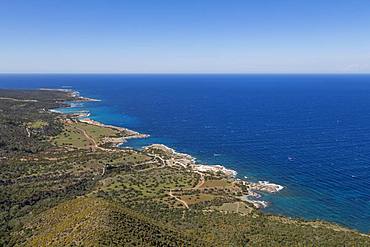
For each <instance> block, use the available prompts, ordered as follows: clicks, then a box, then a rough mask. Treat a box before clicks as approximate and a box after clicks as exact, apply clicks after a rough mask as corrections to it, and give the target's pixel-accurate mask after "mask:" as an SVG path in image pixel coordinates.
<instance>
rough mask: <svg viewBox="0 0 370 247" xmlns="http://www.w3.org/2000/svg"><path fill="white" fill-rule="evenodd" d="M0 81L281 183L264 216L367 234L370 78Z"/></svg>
mask: <svg viewBox="0 0 370 247" xmlns="http://www.w3.org/2000/svg"><path fill="white" fill-rule="evenodd" d="M0 86H1V87H13V88H14V87H16V88H19V87H21V88H38V87H54V88H60V87H63V86H71V87H73V88H74V89H76V90H78V91H80V92H81V94H82V95H84V96H88V97H95V98H98V99H101V100H102V101H101V102H93V103H87V104H85V105H83V106H82V107H80V108H76V109H77V110H86V109H87V110H89V111H90V112H91V113H92V115H91V117H92V118H93V119H95V120H98V121H102V122H104V123H108V124H114V125H119V126H124V127H128V128H131V129H134V130H137V131H140V132H142V133H147V134H150V135H151V138H148V139H140V140H131V141H130V142H129V143H127V145H130V146H133V147H141V146H142V145H147V144H150V143H163V144H166V145H168V146H170V147H173V148H175V149H177V150H179V151H181V152H186V153H189V154H191V155H193V156H195V157H197V158H198V159H199V160H200V161H202V162H208V163H211V164H224V165H225V166H227V167H229V168H232V169H234V170H236V171H237V172H238V173H239V176H241V177H244V176H247V177H248V178H249V179H251V180H268V181H270V182H274V183H278V184H281V185H283V186H284V187H285V189H284V190H282V191H281V192H279V193H277V194H274V195H264V198H263V199H264V200H267V201H269V202H270V206H269V207H267V208H266V209H265V211H266V212H270V213H275V214H283V215H288V216H294V217H304V218H306V219H324V220H329V221H332V222H337V223H339V224H343V225H346V226H349V227H352V228H355V229H358V230H360V231H363V232H369V231H370V76H368V75H358V76H345V75H229V76H226V75H217V76H216V75H188V76H185V75H171V76H170V75H166V76H165V75H155V76H154V75H146V76H142V75H22V76H20V75H18V76H17V75H2V76H0Z"/></svg>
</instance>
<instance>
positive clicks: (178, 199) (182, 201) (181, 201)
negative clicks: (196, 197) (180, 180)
mask: <svg viewBox="0 0 370 247" xmlns="http://www.w3.org/2000/svg"><path fill="white" fill-rule="evenodd" d="M168 195H169V196H170V197H172V198H175V200H176V201H178V202H180V203H182V204H183V205H184V206H185V207H186V208H187V209H189V205H188V204H187V203H186V202H185V201H184V200H181V199H180V198H178V197H177V196H174V195H173V194H172V190H170V192H168Z"/></svg>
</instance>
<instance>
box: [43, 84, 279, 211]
mask: <svg viewBox="0 0 370 247" xmlns="http://www.w3.org/2000/svg"><path fill="white" fill-rule="evenodd" d="M43 90H49V89H43ZM50 90H51V89H50ZM60 90H62V91H66V92H69V93H71V96H73V98H76V101H78V102H81V101H82V102H91V101H99V100H96V99H90V98H86V97H81V96H80V93H79V92H77V91H73V90H70V89H60ZM52 111H54V112H56V111H55V110H52ZM70 115H71V116H73V117H74V118H75V119H76V120H77V121H79V122H82V123H86V124H91V125H95V126H99V127H105V128H112V129H115V130H118V131H120V132H122V133H124V135H123V136H121V137H107V138H106V139H105V143H111V144H113V146H115V147H119V146H120V145H121V144H123V143H125V142H127V140H129V139H134V138H147V137H149V135H147V134H142V133H139V132H136V131H133V130H130V129H127V128H123V127H118V126H113V125H107V124H103V123H101V122H98V121H95V120H92V119H90V118H89V116H90V113H89V112H88V111H84V112H79V113H74V114H70ZM153 150H154V151H156V152H158V151H159V152H161V153H163V154H164V155H167V156H168V157H171V158H170V160H172V165H174V164H177V165H180V166H182V167H184V168H189V169H191V170H192V171H193V172H195V173H198V174H201V175H202V176H203V175H206V174H207V173H211V174H220V173H221V174H223V175H225V176H227V177H229V178H232V179H233V180H234V182H235V183H237V184H239V185H241V186H244V187H247V188H248V190H247V192H246V194H245V195H243V196H241V197H238V198H239V199H240V200H243V201H246V202H248V203H250V204H252V205H253V206H254V207H255V208H265V207H267V206H268V202H266V201H263V200H258V199H259V198H261V195H260V194H259V193H258V192H265V193H277V192H279V191H280V190H282V189H283V188H284V187H283V186H281V185H278V184H274V183H270V182H268V181H258V182H250V181H247V180H242V179H240V178H237V177H236V176H237V172H236V171H234V170H232V169H228V168H226V167H224V166H222V165H209V164H200V163H198V162H197V161H196V158H194V157H192V156H191V155H189V154H184V153H180V152H177V151H175V150H174V149H172V148H170V147H167V146H166V145H164V144H152V145H149V146H146V147H143V151H146V152H149V153H150V152H153ZM170 163H171V162H170ZM169 165H171V164H169Z"/></svg>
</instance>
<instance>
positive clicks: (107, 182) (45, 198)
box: [0, 89, 370, 246]
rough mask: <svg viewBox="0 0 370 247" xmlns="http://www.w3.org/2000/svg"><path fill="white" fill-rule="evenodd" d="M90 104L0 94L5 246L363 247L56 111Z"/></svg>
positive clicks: (171, 153) (351, 234)
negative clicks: (275, 212)
mask: <svg viewBox="0 0 370 247" xmlns="http://www.w3.org/2000/svg"><path fill="white" fill-rule="evenodd" d="M91 100H93V99H89V98H84V97H81V96H80V95H79V94H78V93H77V92H75V91H71V90H50V89H47V90H46V89H42V90H0V169H1V172H0V191H1V194H0V207H1V214H0V221H1V224H0V245H5V246H14V245H16V246H70V245H84V246H101V245H103V246H312V245H314V246H335V245H343V244H344V245H348V246H366V245H370V237H369V235H366V234H361V233H358V232H356V231H354V230H351V229H347V228H344V227H342V226H339V225H336V224H332V223H327V222H323V221H305V220H301V219H291V218H287V217H283V216H276V215H267V214H264V213H262V212H260V210H258V209H259V208H261V207H264V206H266V202H264V201H260V200H258V197H259V195H258V193H259V192H268V193H276V192H278V191H280V190H281V189H283V187H282V186H280V185H277V184H273V183H268V182H258V183H253V182H250V181H246V180H242V179H239V178H237V177H236V172H235V171H233V170H230V169H227V168H226V167H224V166H221V165H217V166H212V165H208V164H199V163H198V162H197V161H196V160H195V159H194V158H193V157H192V156H190V155H188V154H183V153H179V152H176V151H175V150H173V149H171V148H169V147H167V146H165V145H162V144H153V145H150V146H147V147H144V148H143V149H142V150H136V149H132V148H120V147H118V145H119V144H121V143H124V142H125V141H126V140H128V139H131V138H145V137H147V135H146V134H141V133H137V132H135V131H132V130H129V129H126V128H122V127H116V126H111V125H105V124H103V123H99V122H97V121H94V120H92V119H90V118H89V114H88V113H81V114H73V113H72V114H62V113H58V112H56V111H53V109H55V108H58V107H68V103H66V102H68V101H70V102H86V101H91Z"/></svg>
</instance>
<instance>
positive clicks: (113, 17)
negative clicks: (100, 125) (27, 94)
mask: <svg viewBox="0 0 370 247" xmlns="http://www.w3.org/2000/svg"><path fill="white" fill-rule="evenodd" d="M0 72H63V73H64V72H67V73H68V72H95V73H99V72H105V73H109V72H120V73H126V72H129V73H347V72H361V73H369V72H370V0H126V1H125V0H23V1H22V0H0Z"/></svg>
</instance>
